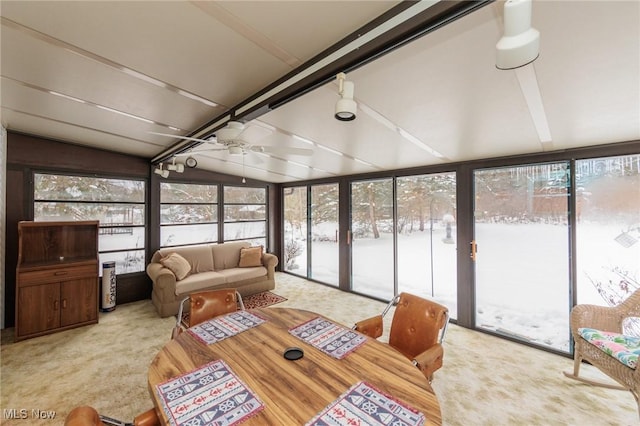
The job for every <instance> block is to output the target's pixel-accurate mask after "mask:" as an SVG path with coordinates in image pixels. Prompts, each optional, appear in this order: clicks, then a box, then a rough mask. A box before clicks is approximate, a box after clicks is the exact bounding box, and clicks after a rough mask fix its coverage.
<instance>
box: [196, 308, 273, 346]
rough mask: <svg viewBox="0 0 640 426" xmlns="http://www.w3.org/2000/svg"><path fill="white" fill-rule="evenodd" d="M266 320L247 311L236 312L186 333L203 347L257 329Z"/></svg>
mask: <svg viewBox="0 0 640 426" xmlns="http://www.w3.org/2000/svg"><path fill="white" fill-rule="evenodd" d="M265 321H266V320H265V319H264V318H262V317H259V316H258V315H256V314H253V313H251V312H247V311H237V312H232V313H230V314H226V315H221V316H219V317H215V318H213V319H210V320H208V321H205V322H201V323H200V324H198V325H194V326H193V327H191V328H189V329H187V333H191V335H192V336H194V337H195V338H197V339H198V340H200V341H201V342H203V343H204V344H205V345H210V344H212V343H216V342H219V341H221V340H224V339H226V338H227V337H231V336H235V335H236V334H238V333H242V332H243V331H246V330H249V329H250V328H253V327H257V326H259V325H260V324H262V323H263V322H265Z"/></svg>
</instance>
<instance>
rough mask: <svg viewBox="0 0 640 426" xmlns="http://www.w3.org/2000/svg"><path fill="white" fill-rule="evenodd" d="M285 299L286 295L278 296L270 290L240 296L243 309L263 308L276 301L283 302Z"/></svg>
mask: <svg viewBox="0 0 640 426" xmlns="http://www.w3.org/2000/svg"><path fill="white" fill-rule="evenodd" d="M285 300H287V298H286V297H282V296H278V295H277V294H275V293H272V292H270V291H264V292H262V293H257V294H252V295H251V296H247V297H243V298H242V302H243V303H244V308H245V309H254V308H265V307H267V306H271V305H275V304H276V303H280V302H284V301H285Z"/></svg>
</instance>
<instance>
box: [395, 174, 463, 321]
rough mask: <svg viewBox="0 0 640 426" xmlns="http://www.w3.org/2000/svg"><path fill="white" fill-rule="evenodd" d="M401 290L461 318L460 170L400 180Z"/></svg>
mask: <svg viewBox="0 0 640 426" xmlns="http://www.w3.org/2000/svg"><path fill="white" fill-rule="evenodd" d="M396 186H397V189H396V194H397V195H396V200H397V226H396V229H397V231H396V232H397V245H398V292H399V293H400V292H408V293H412V294H416V295H418V296H422V297H425V298H428V299H433V300H435V301H437V302H439V303H442V304H443V305H445V306H447V307H448V308H449V315H450V316H451V317H452V318H457V309H456V308H457V283H456V279H457V262H456V253H457V246H456V174H455V172H449V173H437V174H429V175H418V176H406V177H399V178H397V180H396Z"/></svg>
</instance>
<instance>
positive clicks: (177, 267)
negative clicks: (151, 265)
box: [160, 253, 191, 281]
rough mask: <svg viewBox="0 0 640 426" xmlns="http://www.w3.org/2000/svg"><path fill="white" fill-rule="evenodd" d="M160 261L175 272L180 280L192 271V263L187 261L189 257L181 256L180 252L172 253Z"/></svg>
mask: <svg viewBox="0 0 640 426" xmlns="http://www.w3.org/2000/svg"><path fill="white" fill-rule="evenodd" d="M160 263H162V266H164V267H165V268H168V269H169V270H171V272H173V273H174V274H175V276H176V279H177V280H178V281H180V280H182V279H184V278H186V277H187V275H189V272H191V265H190V264H189V262H187V259H185V258H184V257H182V256H180V255H179V254H178V253H171V254H169V255H168V256H166V257H163V258H162V259H160Z"/></svg>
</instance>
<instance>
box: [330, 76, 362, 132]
mask: <svg viewBox="0 0 640 426" xmlns="http://www.w3.org/2000/svg"><path fill="white" fill-rule="evenodd" d="M336 77H337V79H338V94H339V95H340V99H338V102H336V114H335V117H336V119H337V120H340V121H353V120H355V119H356V111H357V108H358V106H357V104H356V101H354V100H353V91H354V85H353V82H352V81H347V80H346V78H347V76H346V75H345V73H343V72H341V73H339V74H338V75H337V76H336Z"/></svg>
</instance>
